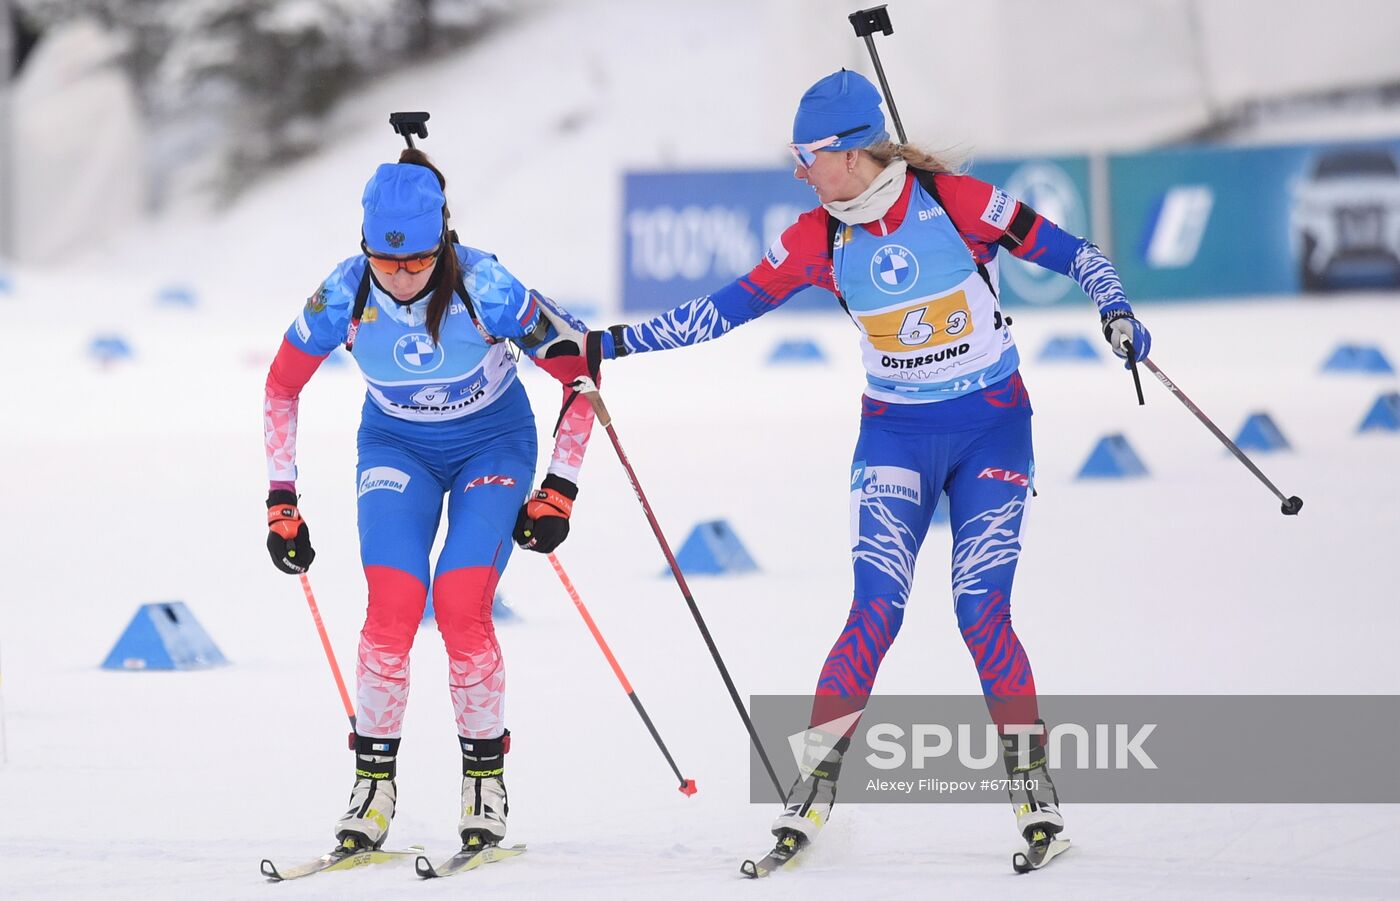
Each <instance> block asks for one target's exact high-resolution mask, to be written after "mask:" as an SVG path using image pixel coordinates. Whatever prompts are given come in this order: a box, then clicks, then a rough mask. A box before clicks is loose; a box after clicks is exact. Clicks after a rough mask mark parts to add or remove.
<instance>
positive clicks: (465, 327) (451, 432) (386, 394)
mask: <svg viewBox="0 0 1400 901" xmlns="http://www.w3.org/2000/svg"><path fill="white" fill-rule="evenodd" d="M453 247H454V248H455V250H456V253H457V259H458V261H459V262H460V264H461V269H462V273H463V283H464V286H465V288H466V291H467V294H468V296H469V297H470V306H469V305H468V302H466V301H465V300H464V299H463V298H462V297H461V294H460V292H458V293H457V294H454V296H453V298H452V301H451V304H450V306H449V308H448V310H447V313H446V315H445V316H444V317H443V321H442V328H441V332H440V340H439V341H438V342H436V343H434V342H433V341H432V340H431V338H430V337H429V336H428V332H427V327H426V325H425V321H426V319H425V317H426V311H427V306H428V302H429V297H428V296H427V295H430V294H431V292H426V294H425V296H423V297H421V298H420V299H417V300H415V301H413V302H412V303H407V304H405V303H399V302H397V301H395V300H394V298H393V297H391V296H390V295H389V294H387V293H386V292H384V291H383V290H382V289H380V287H379V285H378V284H377V283H375V282H374V281H373V279H371V280H370V283H369V296H368V298H367V301H366V304H365V307H364V312H363V315H362V316H361V318H360V323H359V327H358V329H357V330H356V332H355V338H354V340H353V350H352V354H353V356H354V359H355V362H356V363H357V364H358V365H359V367H360V371H361V373H362V374H363V375H364V379H365V383H366V385H367V391H366V396H365V403H364V408H363V412H362V414H361V421H360V428H359V436H358V450H359V462H358V465H357V472H356V491H357V494H358V498H359V499H358V520H359V531H360V559H361V562H362V564H363V566H364V571H365V579H366V581H367V582H368V583H369V607H368V612H367V615H366V618H365V625H364V629H363V630H362V631H361V633H360V645H359V659H358V665H357V668H356V675H357V683H358V687H357V703H356V707H357V713H356V718H357V719H356V722H357V730H358V731H359V733H360V734H361V735H366V736H375V737H398V736H399V735H400V733H401V730H402V726H403V713H404V706H405V704H406V703H407V700H408V687H409V667H408V654H409V649H410V648H411V647H412V645H413V638H414V635H415V634H416V633H417V630H418V624H419V623H420V622H421V621H422V618H423V609H424V606H425V603H426V600H427V594H428V586H429V584H430V574H429V560H428V555H429V551H430V550H431V548H432V544H433V539H434V537H435V536H436V534H437V529H438V524H439V522H440V520H441V516H442V506H443V499H444V497H446V499H447V537H446V541H445V544H444V546H443V549H442V553H441V554H440V555H439V557H438V560H437V565H436V570H435V572H434V573H433V574H432V578H431V585H432V590H433V608H434V612H435V616H436V620H437V626H438V630H439V631H440V632H441V633H442V639H443V642H444V644H445V645H446V647H447V656H448V661H449V673H448V682H449V690H450V693H451V697H452V705H453V709H454V712H455V714H456V719H457V729H458V732H459V733H460V734H461V735H462V736H464V737H467V738H494V737H496V736H499V735H501V734H502V732H503V731H504V728H505V723H504V715H505V714H504V700H505V667H504V665H503V664H502V661H501V652H500V646H499V644H498V643H497V641H496V635H495V630H494V627H493V625H492V621H491V602H492V599H493V597H494V595H495V590H496V583H497V581H498V580H499V579H500V577H501V573H502V571H503V570H504V569H505V566H506V562H507V561H508V560H509V559H510V553H511V549H512V547H513V545H512V541H511V530H512V528H513V526H514V524H515V518H516V513H517V511H518V510H519V509H520V506H521V504H522V503H523V502H524V500H525V497H526V494H527V493H528V492H529V490H530V486H531V483H532V480H533V478H534V472H535V457H536V453H537V440H536V433H535V418H534V414H533V412H532V411H531V409H530V403H529V400H528V399H527V397H526V394H525V389H524V388H523V387H522V386H521V384H520V382H519V381H518V379H517V374H516V367H515V359H514V357H513V355H512V353H511V351H510V344H509V343H507V340H505V339H521V338H523V337H524V336H526V335H528V334H531V333H532V332H533V331H534V330H535V329H536V327H537V326H538V325H539V324H540V317H541V313H540V309H539V304H540V303H541V302H542V301H541V298H539V296H538V295H536V294H534V293H532V292H528V291H526V289H525V287H524V286H523V285H521V283H520V282H519V281H517V280H516V279H515V277H514V276H512V275H511V274H510V273H509V272H507V271H506V269H505V267H503V266H502V265H501V264H500V263H499V262H497V261H496V258H495V257H494V256H492V255H490V254H487V253H484V252H482V251H480V250H476V249H474V248H470V247H464V246H461V245H453ZM366 265H367V263H366V259H365V257H363V256H357V257H352V258H350V259H347V260H345V261H344V262H342V263H341V264H340V265H338V266H337V267H336V268H335V270H334V271H333V272H332V273H331V274H330V276H329V277H328V278H327V279H326V280H325V281H324V282H323V283H322V284H321V286H320V287H319V288H318V289H317V290H316V292H315V293H314V294H312V295H311V297H310V299H308V300H307V302H306V305H305V307H304V308H303V309H302V311H301V312H300V313H299V314H298V315H297V318H296V321H294V322H293V323H292V325H291V327H290V328H289V329H287V332H286V335H285V337H284V338H283V340H282V346H281V348H280V349H279V350H278V352H277V357H276V359H275V360H274V361H273V363H272V368H271V371H270V372H269V373H268V376H267V389H266V402H265V405H264V436H265V439H266V450H267V463H268V478H269V480H270V482H271V485H272V487H273V488H274V489H277V488H286V489H290V490H295V480H296V432H297V405H298V396H299V394H300V392H301V389H302V387H303V386H304V385H305V384H306V382H307V381H308V380H309V379H310V378H311V376H312V374H313V373H314V372H315V371H316V369H317V367H318V366H320V364H321V362H322V361H323V360H324V359H325V358H326V357H327V356H328V355H329V354H330V353H331V352H332V351H334V350H335V349H336V348H337V347H338V346H340V345H342V344H344V343H345V341H346V337H347V334H348V333H349V332H350V321H351V316H352V309H353V306H354V301H355V294H356V290H357V288H358V287H359V286H360V284H361V279H363V278H366V277H367V276H366V272H365V267H366ZM473 312H474V313H475V316H473ZM535 363H536V364H537V365H539V366H541V367H542V368H544V369H546V370H547V371H549V372H550V373H551V374H552V375H554V376H555V377H556V378H557V379H559V380H560V381H561V382H562V383H564V384H565V385H566V386H567V385H568V383H569V382H571V381H572V380H573V379H575V378H577V377H578V376H579V375H581V374H583V365H582V363H581V362H580V361H579V359H578V358H577V357H573V358H564V359H556V360H545V359H535ZM566 391H567V389H566ZM592 426H593V411H592V407H591V406H590V405H589V404H586V403H574V404H571V405H570V406H569V408H568V411H567V412H566V413H565V415H564V417H563V419H562V421H561V422H560V425H559V430H558V434H557V436H556V440H555V446H554V455H553V459H552V460H551V461H550V464H549V471H550V472H551V473H554V474H556V475H559V476H561V477H563V478H566V479H569V480H570V481H574V482H576V481H577V480H578V471H579V467H580V466H581V464H582V462H583V455H584V451H585V449H586V447H587V444H588V436H589V432H590V430H591V429H592Z"/></svg>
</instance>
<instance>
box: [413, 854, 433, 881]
mask: <svg viewBox="0 0 1400 901" xmlns="http://www.w3.org/2000/svg"><path fill="white" fill-rule="evenodd" d="M413 871H414V872H415V873H417V874H418V875H419V876H421V877H422V878H424V879H432V878H434V877H436V876H437V870H435V869H433V862H432V861H431V860H429V859H428V858H426V857H423V856H422V855H419V856H418V857H416V858H415V859H414V861H413Z"/></svg>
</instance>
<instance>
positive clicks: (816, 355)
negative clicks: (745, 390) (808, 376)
mask: <svg viewBox="0 0 1400 901" xmlns="http://www.w3.org/2000/svg"><path fill="white" fill-rule="evenodd" d="M768 362H769V363H825V362H826V354H824V353H822V349H821V348H820V347H818V346H817V343H816V342H815V341H813V340H811V339H810V338H789V339H787V340H786V341H781V342H779V343H778V345H777V346H776V347H774V348H773V352H772V353H770V354H769V355H768Z"/></svg>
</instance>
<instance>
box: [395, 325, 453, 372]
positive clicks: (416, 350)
mask: <svg viewBox="0 0 1400 901" xmlns="http://www.w3.org/2000/svg"><path fill="white" fill-rule="evenodd" d="M443 359H444V354H443V352H442V348H441V347H438V346H437V345H436V344H434V343H433V342H432V339H430V338H429V337H428V336H427V335H426V334H424V333H423V332H414V333H413V334H411V335H404V336H403V337H402V338H400V339H399V340H398V341H397V342H396V343H395V344H394V362H395V363H398V364H399V368H400V369H402V370H403V371H404V372H411V373H413V374H414V375H424V374H426V373H429V372H432V371H433V370H435V369H437V368H438V367H439V366H441V365H442V361H443Z"/></svg>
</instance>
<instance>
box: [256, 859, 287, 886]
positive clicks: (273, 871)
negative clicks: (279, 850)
mask: <svg viewBox="0 0 1400 901" xmlns="http://www.w3.org/2000/svg"><path fill="white" fill-rule="evenodd" d="M258 869H259V870H261V871H262V874H263V875H264V876H266V877H267V878H268V879H271V880H272V881H273V882H281V881H282V874H281V873H278V872H277V866H276V865H275V864H274V863H273V862H272V861H270V860H263V862H262V863H261V864H260V865H259V866H258Z"/></svg>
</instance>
